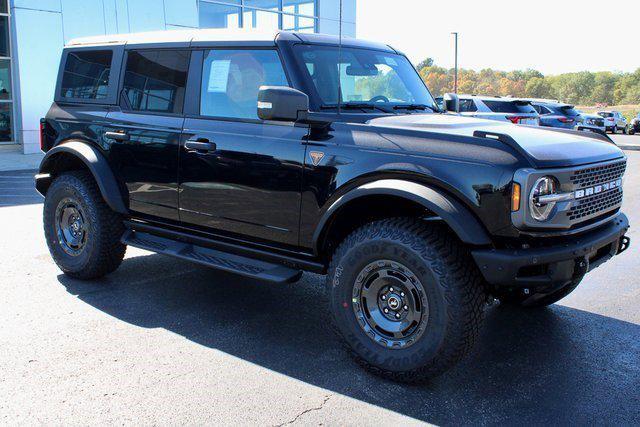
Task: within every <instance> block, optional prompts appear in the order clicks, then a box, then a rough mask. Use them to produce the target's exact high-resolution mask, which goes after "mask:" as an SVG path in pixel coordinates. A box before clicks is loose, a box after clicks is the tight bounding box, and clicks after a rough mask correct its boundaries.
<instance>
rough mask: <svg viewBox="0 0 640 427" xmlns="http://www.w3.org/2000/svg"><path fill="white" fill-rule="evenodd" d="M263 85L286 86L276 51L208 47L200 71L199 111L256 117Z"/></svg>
mask: <svg viewBox="0 0 640 427" xmlns="http://www.w3.org/2000/svg"><path fill="white" fill-rule="evenodd" d="M263 85H267V86H288V85H289V83H288V81H287V77H286V75H285V73H284V69H283V68H282V63H281V62H280V57H279V56H278V53H277V52H276V51H274V50H211V51H209V52H208V53H207V56H206V58H205V61H204V65H203V70H202V85H201V90H200V114H201V115H203V116H209V117H228V118H238V119H255V120H257V119H258V114H257V105H258V90H259V88H260V86H263Z"/></svg>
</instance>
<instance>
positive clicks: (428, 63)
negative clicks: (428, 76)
mask: <svg viewBox="0 0 640 427" xmlns="http://www.w3.org/2000/svg"><path fill="white" fill-rule="evenodd" d="M432 66H433V58H427V59H424V60H422V61H421V62H420V63H419V64H418V65H417V66H416V69H417V70H418V71H422V69H423V68H427V67H432Z"/></svg>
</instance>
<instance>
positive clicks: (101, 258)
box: [43, 171, 126, 280]
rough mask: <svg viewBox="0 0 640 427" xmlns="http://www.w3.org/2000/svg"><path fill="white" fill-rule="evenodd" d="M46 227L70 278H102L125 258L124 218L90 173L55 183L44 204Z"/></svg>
mask: <svg viewBox="0 0 640 427" xmlns="http://www.w3.org/2000/svg"><path fill="white" fill-rule="evenodd" d="M43 225H44V233H45V237H46V239H47V245H48V246H49V252H50V253H51V257H52V258H53V260H54V261H55V263H56V264H57V265H58V267H59V268H60V269H61V270H62V271H63V272H64V273H65V274H66V275H68V276H70V277H73V278H76V279H83V280H88V279H96V278H98V277H102V276H104V275H106V274H109V273H111V272H113V271H114V270H116V269H117V268H118V266H120V263H121V262H122V259H123V258H124V254H125V251H126V246H125V245H124V244H122V243H121V242H120V238H121V237H122V233H123V232H124V225H123V222H122V217H121V216H120V215H119V214H117V213H115V212H113V211H112V210H111V209H110V208H109V207H108V206H107V204H106V203H105V201H104V199H103V198H102V195H101V194H100V190H99V189H98V186H97V184H96V182H95V180H94V179H93V177H92V176H91V174H89V173H88V172H85V171H73V172H68V173H65V174H62V175H60V176H58V177H57V178H56V179H55V180H54V181H53V183H52V184H51V187H49V190H48V191H47V196H46V198H45V201H44V210H43Z"/></svg>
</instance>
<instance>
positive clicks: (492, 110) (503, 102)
mask: <svg viewBox="0 0 640 427" xmlns="http://www.w3.org/2000/svg"><path fill="white" fill-rule="evenodd" d="M458 98H459V99H460V114H461V115H463V116H468V117H478V118H483V119H489V120H498V121H501V122H511V123H514V124H519V125H531V126H539V125H540V116H539V115H538V113H537V112H536V110H535V109H534V108H533V106H532V105H531V102H529V101H525V100H521V99H513V98H500V97H490V96H476V95H458Z"/></svg>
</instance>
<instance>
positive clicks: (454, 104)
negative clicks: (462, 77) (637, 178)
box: [444, 93, 460, 113]
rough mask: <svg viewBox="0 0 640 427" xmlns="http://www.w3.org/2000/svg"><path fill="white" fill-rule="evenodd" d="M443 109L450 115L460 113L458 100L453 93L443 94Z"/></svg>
mask: <svg viewBox="0 0 640 427" xmlns="http://www.w3.org/2000/svg"><path fill="white" fill-rule="evenodd" d="M444 109H445V110H446V111H448V112H451V113H459V112H460V98H458V95H456V94H455V93H445V94H444Z"/></svg>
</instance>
